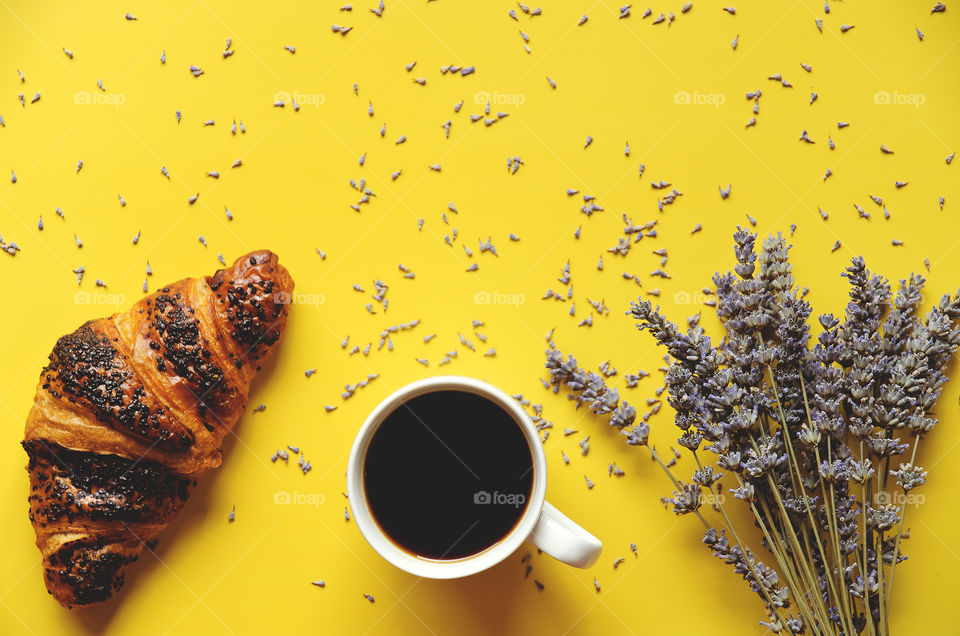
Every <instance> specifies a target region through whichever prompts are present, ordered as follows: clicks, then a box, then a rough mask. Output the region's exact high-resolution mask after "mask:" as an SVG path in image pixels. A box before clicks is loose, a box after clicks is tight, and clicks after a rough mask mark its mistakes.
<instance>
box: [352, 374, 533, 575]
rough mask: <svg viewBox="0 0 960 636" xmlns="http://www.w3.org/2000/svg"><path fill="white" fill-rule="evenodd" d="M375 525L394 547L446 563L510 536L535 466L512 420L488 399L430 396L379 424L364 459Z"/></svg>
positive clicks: (444, 393) (450, 392)
mask: <svg viewBox="0 0 960 636" xmlns="http://www.w3.org/2000/svg"><path fill="white" fill-rule="evenodd" d="M362 475H363V476H362V479H363V489H364V495H365V497H366V502H367V506H368V508H369V510H370V513H371V516H372V517H373V520H374V521H375V522H376V524H377V526H378V527H379V529H380V530H381V532H382V533H383V535H384V536H385V537H386V538H388V539H389V541H390V542H391V543H393V544H394V545H395V546H396V547H397V548H399V549H400V550H402V551H403V552H405V553H408V554H410V555H412V556H415V557H417V558H420V559H425V560H431V561H452V560H458V559H465V558H469V557H471V556H475V555H477V554H479V553H482V552H484V551H486V550H488V549H490V548H492V547H494V546H496V545H498V544H499V543H500V542H501V541H502V540H503V539H505V538H506V537H507V536H509V535H510V534H511V533H512V532H513V530H514V529H515V528H516V527H517V525H518V523H519V522H520V520H521V519H522V518H523V516H524V513H525V512H526V510H527V507H528V506H529V503H530V500H531V493H532V490H533V482H534V458H533V454H532V452H531V449H530V444H529V441H528V439H527V436H526V435H525V433H524V430H523V428H522V427H521V424H520V423H519V422H517V421H516V419H515V418H514V415H513V414H511V413H510V412H509V411H508V410H506V409H505V408H504V407H503V406H501V405H500V404H498V403H497V402H495V401H493V400H491V399H490V398H488V397H485V396H482V395H479V394H477V393H473V392H470V391H467V390H464V389H459V388H435V389H432V390H430V391H428V392H424V393H420V394H418V395H414V396H412V397H409V398H407V399H406V400H404V401H403V402H401V403H400V404H399V405H398V406H396V407H395V408H394V409H393V410H392V411H391V412H389V413H388V414H387V415H385V416H384V418H383V420H382V421H381V423H380V425H379V427H377V429H376V431H375V432H374V433H373V436H372V438H371V439H370V442H369V446H368V448H367V451H366V454H365V457H364V460H363V471H362Z"/></svg>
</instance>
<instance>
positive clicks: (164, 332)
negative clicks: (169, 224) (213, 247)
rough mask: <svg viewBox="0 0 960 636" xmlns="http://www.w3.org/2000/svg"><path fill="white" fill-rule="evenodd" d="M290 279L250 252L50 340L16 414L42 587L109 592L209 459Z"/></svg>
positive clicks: (67, 597) (281, 319) (83, 597)
mask: <svg viewBox="0 0 960 636" xmlns="http://www.w3.org/2000/svg"><path fill="white" fill-rule="evenodd" d="M292 290H293V280H292V279H291V278H290V274H289V273H288V272H287V270H286V269H284V268H283V267H282V266H281V265H280V264H279V263H278V262H277V257H276V255H275V254H272V253H271V252H267V251H258V252H252V253H250V254H247V255H246V256H243V257H241V258H240V259H238V260H237V261H236V262H235V263H234V264H233V265H232V266H231V267H229V268H227V269H222V270H220V271H218V272H216V273H215V274H214V275H213V276H208V277H206V278H188V279H184V280H181V281H179V282H176V283H174V284H172V285H169V286H167V287H164V288H163V289H161V290H160V291H158V292H156V293H154V294H152V295H150V296H147V297H145V298H143V299H142V300H140V302H138V303H137V304H135V305H134V306H133V307H131V308H130V309H129V310H128V311H126V312H125V313H121V314H116V315H114V316H111V317H110V318H101V319H98V320H91V321H89V322H87V323H85V324H84V325H82V326H81V327H80V328H79V329H77V330H76V331H74V332H73V333H72V334H69V335H67V336H63V337H62V338H60V339H59V340H58V341H57V344H56V346H55V347H54V348H53V352H52V353H51V354H50V362H49V364H48V365H47V366H46V367H45V368H44V369H43V372H42V373H41V377H40V383H39V385H38V386H37V392H36V397H35V401H34V405H33V408H32V409H31V410H30V414H29V416H28V417H27V426H26V432H25V435H24V441H23V447H24V449H25V450H26V451H27V455H28V456H29V464H28V465H27V470H28V472H29V473H30V496H29V499H28V501H29V503H30V521H31V522H33V527H34V530H35V531H36V533H37V547H38V548H40V552H41V554H42V555H43V571H44V579H45V583H46V586H47V591H48V592H49V593H50V594H52V595H53V597H54V598H55V599H57V600H58V601H59V602H60V603H61V604H63V605H65V606H66V607H68V608H72V607H77V606H86V605H90V604H93V603H97V602H100V601H104V600H106V599H108V598H109V597H110V596H111V595H112V594H113V593H114V592H115V591H117V590H118V589H120V587H121V586H122V585H123V580H124V573H125V572H126V569H127V567H128V566H129V565H130V563H132V562H133V561H136V560H137V557H138V556H139V555H140V553H141V552H142V551H143V549H144V547H147V548H149V549H152V548H153V547H154V545H155V544H156V540H157V535H159V534H160V532H162V531H163V529H164V528H165V527H166V526H167V524H168V523H169V522H170V521H171V519H173V517H174V515H176V514H177V513H178V512H179V511H180V509H181V507H183V504H184V502H185V501H186V500H187V497H188V496H189V494H190V490H191V488H192V487H193V486H194V485H195V484H196V481H197V479H198V478H199V477H200V476H201V475H203V474H204V473H205V472H207V471H208V470H210V469H211V468H216V467H217V466H219V465H220V462H221V443H222V442H223V438H224V437H225V436H226V435H227V433H228V432H230V430H231V429H232V428H233V426H234V425H235V424H236V423H237V420H238V419H239V418H240V414H241V412H242V411H243V408H244V405H245V404H246V401H247V393H248V391H249V389H250V382H251V381H252V379H253V377H254V375H256V373H257V371H259V370H260V367H261V365H262V364H263V362H264V361H265V360H266V359H267V358H268V357H269V356H270V355H271V353H272V352H273V351H274V349H276V345H277V342H278V341H279V339H280V336H281V334H282V333H283V330H284V328H285V326H286V322H287V312H288V308H289V302H290V298H291V296H290V292H291V291H292Z"/></svg>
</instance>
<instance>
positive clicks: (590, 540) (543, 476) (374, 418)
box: [347, 376, 603, 579]
mask: <svg viewBox="0 0 960 636" xmlns="http://www.w3.org/2000/svg"><path fill="white" fill-rule="evenodd" d="M441 390H458V391H466V392H469V393H474V394H476V395H479V396H481V397H484V398H486V399H488V400H490V401H491V402H493V403H494V404H497V405H498V406H500V407H501V408H502V409H503V410H504V411H506V412H507V413H509V414H510V415H511V416H512V417H513V419H514V421H516V423H517V426H519V427H520V429H521V430H522V432H523V434H524V438H525V439H526V441H527V445H528V446H529V448H530V455H531V457H532V458H533V485H532V487H531V493H530V500H529V502H528V503H527V506H526V509H525V510H524V513H523V515H522V516H521V517H520V520H519V521H518V522H517V523H516V525H515V526H514V528H513V530H512V531H511V532H510V533H509V534H508V535H506V536H505V537H504V538H503V539H501V540H500V541H498V542H497V543H495V544H493V545H492V546H490V547H488V548H487V549H485V550H483V551H482V552H480V553H478V554H474V555H471V556H468V557H463V558H459V559H451V560H435V559H428V558H424V557H419V556H416V555H413V554H411V553H410V552H407V551H405V550H403V549H401V548H400V547H398V546H397V545H396V544H395V543H394V542H393V541H391V539H390V538H389V537H388V536H387V535H386V534H384V532H383V531H382V530H381V529H380V526H379V525H377V523H376V521H375V520H374V517H373V513H372V512H371V511H370V507H369V505H368V503H367V498H366V493H365V492H364V486H363V474H364V462H365V461H366V456H367V449H368V448H369V446H370V440H371V439H372V438H373V435H374V433H376V431H377V428H378V427H379V426H380V424H381V423H382V422H383V421H384V420H385V419H386V418H387V416H388V415H390V414H391V413H392V412H393V411H395V410H396V409H397V408H399V407H400V406H401V405H402V404H404V403H405V402H407V401H409V400H410V399H412V398H414V397H416V396H418V395H422V394H424V393H432V392H434V391H441ZM546 491H547V459H546V455H544V452H543V444H542V443H541V441H540V437H539V434H538V432H537V429H536V427H535V426H534V425H533V422H532V421H531V420H530V417H529V416H528V415H527V414H526V413H525V412H524V410H523V409H522V408H521V407H520V405H518V404H517V402H516V400H514V399H513V398H511V397H510V396H509V395H507V394H506V393H504V392H503V391H501V390H500V389H498V388H496V387H495V386H492V385H490V384H488V383H486V382H483V381H481V380H476V379H474V378H468V377H462V376H437V377H432V378H425V379H423V380H418V381H416V382H413V383H412V384H408V385H406V386H405V387H403V388H401V389H399V390H397V391H395V392H394V393H393V394H392V395H390V396H389V397H388V398H386V399H385V400H384V401H383V402H381V403H380V404H379V405H378V406H377V407H376V408H375V409H373V412H371V413H370V415H369V416H368V417H367V420H366V421H365V422H364V423H363V426H361V427H360V432H359V433H358V434H357V437H356V440H354V443H353V448H352V450H351V451H350V461H349V464H348V467H347V495H348V497H349V499H350V507H351V508H352V510H353V519H354V521H355V522H356V524H357V527H358V528H360V532H361V533H363V536H364V538H366V540H367V541H368V542H369V543H370V545H371V546H372V547H373V549H374V550H376V551H377V552H378V553H379V554H380V556H382V557H383V558H384V559H386V560H387V561H389V562H390V563H392V564H394V565H395V566H397V567H398V568H400V569H401V570H406V571H407V572H409V573H411V574H415V575H417V576H422V577H426V578H431V579H455V578H460V577H464V576H469V575H471V574H476V573H477V572H482V571H483V570H486V569H488V568H491V567H493V566H494V565H496V564H498V563H500V562H501V561H503V560H504V559H506V558H507V557H508V556H510V555H511V554H513V553H514V552H515V551H516V550H517V548H519V547H520V545H521V544H522V543H523V542H524V541H527V540H529V541H530V542H531V543H533V544H534V545H535V546H537V547H538V548H540V549H541V550H543V551H544V552H546V553H547V554H549V555H550V556H552V557H554V558H556V559H558V560H560V561H562V562H564V563H567V564H569V565H573V566H575V567H579V568H587V567H590V566H591V565H593V564H594V563H596V561H597V559H598V558H599V557H600V551H601V550H602V548H603V544H601V543H600V540H599V539H597V538H596V537H595V536H593V535H592V534H590V533H589V532H587V531H586V530H584V529H583V528H581V527H580V526H578V525H577V524H576V523H574V522H573V521H571V520H570V519H569V518H568V517H567V516H566V515H564V514H563V513H562V512H560V511H559V510H557V509H556V508H554V507H553V506H552V505H550V503H548V502H547V501H546V499H545V495H546Z"/></svg>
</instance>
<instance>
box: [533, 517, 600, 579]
mask: <svg viewBox="0 0 960 636" xmlns="http://www.w3.org/2000/svg"><path fill="white" fill-rule="evenodd" d="M530 542H531V543H533V545H535V546H537V547H538V548H540V549H541V550H543V551H544V552H546V553H547V554H549V555H550V556H552V557H553V558H555V559H557V560H558V561H562V562H563V563H566V564H567V565H572V566H574V567H577V568H588V567H590V566H591V565H593V564H594V563H596V562H597V559H599V558H600V551H601V550H603V544H602V543H600V539H598V538H596V537H595V536H593V535H592V534H590V533H589V532H587V531H586V530H584V529H583V528H581V527H580V526H578V525H577V524H576V523H574V522H573V521H571V520H570V518H569V517H567V516H566V515H565V514H563V513H562V512H560V511H559V510H557V509H556V508H555V507H554V506H553V505H552V504H551V503H550V502H549V501H545V502H543V510H542V511H541V512H540V519H539V520H538V521H537V525H536V526H534V528H533V533H532V534H531V535H530Z"/></svg>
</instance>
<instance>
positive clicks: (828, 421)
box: [546, 228, 960, 636]
mask: <svg viewBox="0 0 960 636" xmlns="http://www.w3.org/2000/svg"><path fill="white" fill-rule="evenodd" d="M756 239H757V237H756V235H755V234H750V233H748V232H746V231H744V230H742V229H740V228H738V229H737V232H736V233H735V234H734V241H735V243H736V245H735V248H734V253H735V256H736V260H737V264H736V266H735V267H734V272H735V273H729V272H728V273H726V274H722V275H721V274H719V273H718V274H716V275H714V278H713V282H714V285H715V288H716V309H717V314H718V316H719V317H720V319H721V321H722V322H723V324H724V326H725V328H726V335H725V337H724V338H723V339H722V340H721V341H720V343H719V345H717V346H714V345H713V344H712V343H711V340H710V337H709V336H707V335H706V334H705V333H704V331H703V329H701V328H699V327H698V326H695V325H696V323H693V326H691V327H690V328H689V329H687V330H686V331H685V332H684V331H681V330H680V329H679V328H678V327H677V325H675V324H673V323H671V322H670V321H669V320H667V319H666V318H664V317H663V315H662V314H660V312H659V308H657V309H653V308H652V307H651V305H650V303H649V302H648V301H644V300H639V299H638V300H637V301H636V302H634V303H633V304H632V305H631V309H630V311H629V312H628V315H630V316H632V317H633V318H634V319H636V320H637V327H638V328H639V329H640V330H641V331H649V332H650V333H651V334H652V335H653V336H654V338H656V340H657V341H658V342H659V343H660V344H661V345H663V346H664V347H666V348H667V351H668V352H669V358H670V359H672V361H670V364H669V366H668V367H666V368H664V369H663V370H664V371H665V389H666V391H667V393H668V403H669V405H670V406H671V407H672V408H673V409H674V411H675V413H676V415H675V418H674V423H675V424H676V426H677V428H679V429H680V436H679V438H678V440H677V443H678V444H679V445H680V446H682V447H683V448H686V449H687V450H689V451H690V453H691V454H692V456H693V460H694V461H695V466H696V469H695V470H694V472H693V475H692V476H691V478H690V480H689V481H683V480H679V479H676V478H675V477H674V475H673V472H672V471H671V467H672V466H673V465H674V461H673V459H671V460H670V461H669V462H666V463H665V462H664V461H663V460H662V459H661V458H660V456H659V455H658V454H657V451H656V449H654V448H653V447H652V446H650V445H649V444H648V437H649V426H648V424H647V420H648V419H649V417H650V415H651V414H652V412H651V413H647V414H646V415H645V416H643V417H642V418H641V419H640V421H637V417H636V410H635V409H634V407H633V406H631V405H629V404H627V403H626V402H625V401H621V400H620V398H619V395H618V394H617V391H616V389H610V388H609V387H607V386H606V385H605V383H604V378H603V377H602V376H600V375H598V374H596V373H593V372H586V371H584V370H582V369H580V368H578V366H577V363H576V360H575V359H574V358H573V357H568V359H567V360H566V361H564V360H563V356H562V354H561V353H560V352H559V351H558V350H556V349H555V348H554V347H553V346H552V344H551V349H550V350H548V351H547V363H546V366H547V368H548V369H549V372H550V376H551V383H552V385H553V387H554V391H558V390H559V388H560V386H561V385H565V386H566V387H567V388H568V389H569V390H570V391H571V392H572V393H571V397H572V398H573V399H576V400H577V401H578V402H579V403H583V404H586V405H588V406H589V408H591V409H592V410H594V411H595V412H597V413H602V414H609V416H610V423H611V424H612V425H614V426H616V427H618V428H619V429H620V430H621V432H622V433H624V434H625V435H626V439H627V443H629V444H632V445H635V446H641V447H644V448H646V449H647V450H648V451H649V452H650V453H651V456H652V458H653V459H654V460H656V461H657V462H658V463H659V464H660V466H661V467H662V468H663V469H664V470H665V471H666V473H667V475H668V476H669V477H670V479H671V480H672V481H673V484H674V491H673V495H672V496H671V497H664V498H663V499H662V500H663V502H664V503H665V504H666V505H668V506H672V509H673V511H674V512H675V513H676V514H678V515H687V514H690V515H694V516H695V517H696V518H698V519H699V521H700V522H701V523H702V524H703V525H704V527H705V528H706V533H705V535H704V537H703V543H704V544H706V546H707V547H708V548H709V549H710V550H711V551H712V552H713V554H714V556H716V557H717V558H719V559H720V560H722V561H723V562H725V563H727V564H728V565H731V566H733V569H734V572H735V573H736V574H737V575H740V576H742V577H743V579H744V580H745V581H746V582H747V583H748V584H749V586H750V588H751V589H752V590H753V591H754V592H756V594H757V595H758V596H759V597H760V599H761V601H762V602H763V606H764V608H765V610H766V620H764V621H761V623H762V624H763V625H765V626H767V627H768V628H769V629H770V630H771V631H773V632H777V633H779V632H782V631H784V630H787V631H788V632H789V633H793V634H805V633H810V634H844V635H852V634H859V633H864V632H866V633H869V634H870V635H871V636H873V635H876V634H881V635H884V634H887V633H888V632H889V624H888V621H887V608H888V607H889V604H890V598H891V596H890V595H891V594H892V592H893V583H894V575H895V573H896V569H897V565H898V564H899V563H900V562H901V561H903V560H905V559H906V558H907V557H906V556H905V555H904V554H903V553H902V552H901V541H902V539H905V538H906V534H905V533H904V516H905V512H906V508H905V506H903V505H901V504H903V503H904V502H908V501H909V500H910V498H911V497H912V495H913V493H912V491H913V490H914V489H915V488H917V487H919V486H922V485H923V484H924V482H925V481H926V475H927V473H926V471H924V470H923V469H922V468H921V467H920V466H917V465H916V463H915V459H916V455H917V447H918V446H919V443H920V440H921V438H922V437H923V436H924V435H926V434H927V433H929V432H930V431H931V430H932V429H933V427H934V426H935V425H936V423H937V420H936V418H935V417H934V416H933V415H932V411H933V408H934V406H935V404H936V401H937V398H938V397H939V396H940V392H941V389H942V387H943V385H944V383H945V382H946V380H947V377H946V375H945V374H944V369H945V367H946V364H947V362H948V360H949V358H950V356H951V355H952V354H953V352H954V351H955V350H956V348H957V346H958V344H960V329H958V328H957V326H956V325H955V324H954V322H955V321H956V320H957V319H958V318H960V292H958V296H954V297H953V298H951V297H950V296H944V297H943V298H942V299H941V300H940V302H939V303H938V304H937V305H935V306H934V307H932V308H931V309H930V310H929V311H928V312H927V314H926V316H925V317H924V318H923V319H922V320H921V319H920V317H919V316H918V314H917V311H918V306H919V304H920V302H921V290H922V288H923V285H924V282H925V281H924V279H923V278H922V277H920V276H917V275H911V276H910V278H909V279H907V280H902V281H900V287H899V290H898V291H897V292H896V294H895V295H892V292H891V288H890V284H889V282H888V281H887V280H886V279H884V278H882V277H881V276H878V275H874V274H872V273H871V272H870V271H869V270H867V269H866V266H865V265H864V261H863V258H859V257H858V258H854V259H853V261H852V263H851V265H850V266H849V267H848V268H847V269H846V270H845V272H844V274H843V276H844V277H845V278H847V280H848V281H849V283H850V286H851V290H850V302H849V304H848V305H847V310H846V316H845V317H844V320H843V322H841V321H840V320H839V319H838V318H836V317H834V316H833V315H830V314H824V315H821V316H820V317H819V322H820V326H821V327H822V330H821V331H820V333H819V335H818V336H817V337H816V342H815V344H813V345H812V346H811V334H810V328H809V325H808V323H807V320H808V318H809V317H810V313H811V307H810V304H809V303H808V302H806V301H805V300H804V299H803V294H802V293H800V292H798V291H797V290H796V289H795V287H794V278H793V276H792V274H791V266H790V263H789V262H788V258H787V253H788V250H789V246H788V245H787V244H786V242H785V241H784V239H783V238H782V237H781V236H779V235H778V236H776V237H769V238H768V239H767V240H766V241H764V242H763V245H762V248H761V249H760V251H759V262H758V258H757V252H756ZM658 392H659V391H658ZM721 478H724V481H725V482H726V481H728V480H729V481H732V482H733V483H732V485H735V487H734V488H726V489H724V488H723V487H722V486H721V485H720V483H721V482H720V479H721ZM727 485H731V484H729V483H728V484H727ZM724 490H725V491H726V493H730V494H732V495H733V496H734V498H736V499H737V500H740V502H742V504H743V505H745V506H747V507H748V508H749V511H750V515H751V516H752V519H753V521H754V523H755V525H756V526H757V527H758V528H759V529H760V532H761V533H762V537H763V538H762V541H761V545H762V547H763V548H764V549H765V550H766V552H767V553H768V554H769V556H770V559H768V563H766V564H765V563H763V562H761V561H760V560H759V559H758V557H757V554H756V552H755V551H754V550H751V549H750V547H748V546H747V545H745V544H744V542H743V534H742V533H740V532H738V531H737V528H736V527H735V524H734V519H733V517H732V516H731V514H730V513H729V511H728V509H727V508H728V507H729V500H725V496H724V494H725V492H724ZM706 495H709V498H708V497H706ZM704 501H710V502H711V504H710V505H711V506H712V507H713V508H714V509H715V510H716V511H717V512H718V513H719V516H718V517H713V518H716V519H717V520H718V522H709V521H708V520H707V518H706V517H705V516H704V515H703V514H702V510H701V505H702V503H703V502H704ZM725 503H726V505H725ZM734 516H738V515H734ZM738 518H739V519H741V520H742V519H743V518H744V516H743V515H742V514H741V515H739V516H738ZM740 523H742V521H741V522H740Z"/></svg>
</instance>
